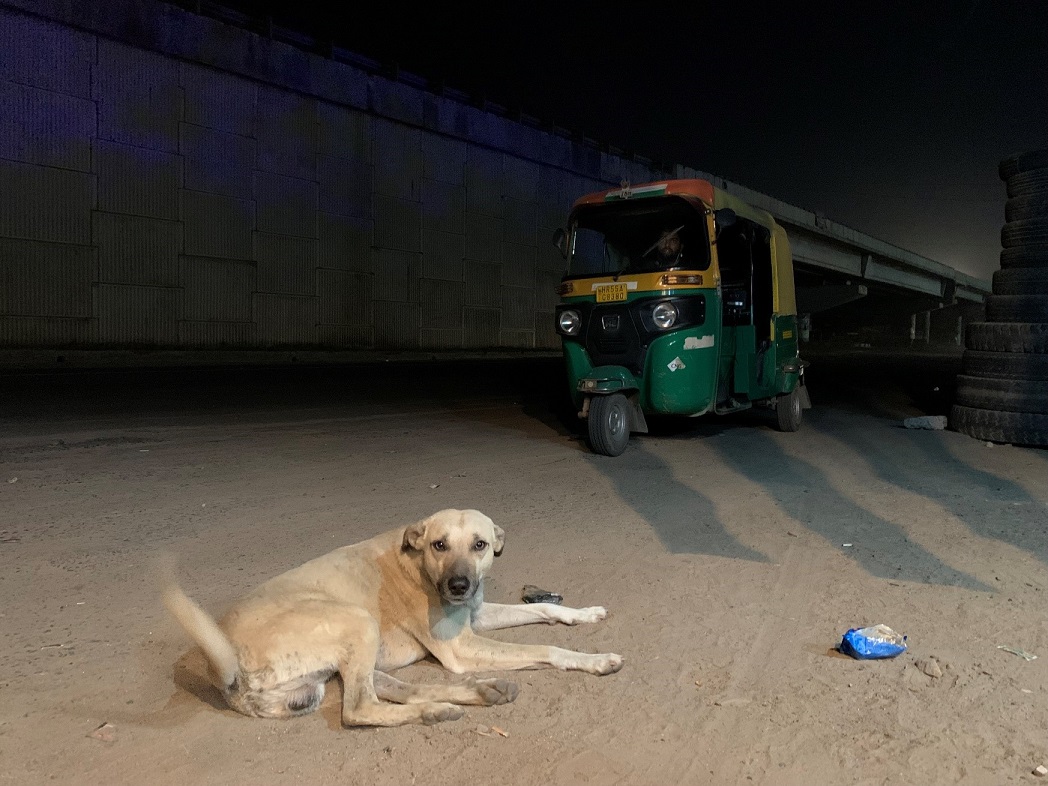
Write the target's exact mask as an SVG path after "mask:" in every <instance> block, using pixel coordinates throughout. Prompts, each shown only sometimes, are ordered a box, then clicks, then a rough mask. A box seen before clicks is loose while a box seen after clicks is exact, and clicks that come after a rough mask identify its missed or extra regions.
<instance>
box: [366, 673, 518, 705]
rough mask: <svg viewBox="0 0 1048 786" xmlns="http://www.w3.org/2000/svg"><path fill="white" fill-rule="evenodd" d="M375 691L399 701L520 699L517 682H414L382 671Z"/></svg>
mask: <svg viewBox="0 0 1048 786" xmlns="http://www.w3.org/2000/svg"><path fill="white" fill-rule="evenodd" d="M374 684H375V693H376V694H377V695H378V697H379V698H380V699H383V700H385V701H394V702H396V703H397V704H419V703H423V702H427V701H446V702H450V703H452V704H479V705H481V706H484V707H490V706H491V705H492V704H508V703H509V702H511V701H513V700H514V699H516V698H517V684H516V683H515V682H510V681H509V680H503V679H484V680H478V679H473V678H471V679H469V680H467V681H466V682H465V683H460V684H457V685H412V684H411V683H408V682H401V681H400V680H398V679H397V678H395V677H391V676H389V675H388V674H385V673H383V672H381V671H376V672H375V673H374Z"/></svg>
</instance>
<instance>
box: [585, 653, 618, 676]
mask: <svg viewBox="0 0 1048 786" xmlns="http://www.w3.org/2000/svg"><path fill="white" fill-rule="evenodd" d="M622 664H623V658H622V656H621V655H616V654H615V653H614V652H608V653H605V654H603V655H594V656H593V660H592V661H590V667H591V668H590V673H591V674H596V675H597V676H598V677H603V676H604V675H605V674H614V673H615V672H616V671H618V670H619V669H621V668H622Z"/></svg>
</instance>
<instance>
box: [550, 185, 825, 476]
mask: <svg viewBox="0 0 1048 786" xmlns="http://www.w3.org/2000/svg"><path fill="white" fill-rule="evenodd" d="M568 221H569V225H568V229H567V230H566V231H565V230H564V229H559V230H557V232H556V233H555V234H554V242H555V243H556V245H557V247H558V248H559V249H560V250H561V253H562V254H563V255H564V257H565V258H566V260H567V273H566V274H565V275H564V277H563V279H562V283H561V285H560V286H559V287H558V293H559V294H560V296H561V303H560V304H559V305H558V306H557V310H556V316H555V318H556V328H557V332H558V333H559V334H560V336H561V338H562V343H563V348H564V356H565V359H566V361H567V371H568V384H569V387H570V391H571V396H572V398H573V400H574V402H575V406H576V408H577V409H578V410H579V417H580V418H584V419H585V420H587V422H588V430H589V441H590V444H591V446H592V448H593V450H594V451H596V452H597V453H601V454H604V455H606V456H617V455H619V454H621V453H622V452H623V451H624V450H625V449H626V445H627V443H628V442H629V438H630V433H631V432H639V433H646V432H647V431H648V426H647V421H646V419H645V415H654V414H659V415H684V416H691V417H694V416H698V415H704V414H706V413H710V412H713V413H716V414H718V415H724V414H728V413H730V412H739V411H740V410H744V409H749V408H751V407H754V406H763V407H769V408H771V409H773V410H774V411H775V413H776V417H777V421H778V426H779V429H781V430H782V431H796V430H797V429H799V428H800V425H801V420H802V414H803V410H805V409H808V408H810V407H811V401H810V399H809V397H808V393H807V389H806V387H805V384H804V368H805V366H806V365H807V364H806V363H805V362H804V361H802V360H801V359H800V356H799V353H798V330H797V307H796V301H795V296H794V285H793V260H792V257H791V256H790V244H789V240H788V239H787V237H786V232H785V230H784V229H783V228H782V227H781V226H779V225H778V224H777V223H776V222H775V220H774V219H773V218H772V217H771V215H770V214H768V213H767V212H765V211H763V210H758V209H756V208H754V207H751V206H750V205H748V204H746V203H745V202H743V201H742V200H740V199H738V198H737V197H734V196H732V195H731V194H728V193H727V192H725V191H723V190H721V189H719V188H716V187H714V186H713V185H712V184H710V183H708V182H706V181H705V180H668V181H664V182H657V183H647V184H644V185H640V186H636V187H630V186H629V185H628V184H625V183H624V184H623V186H622V187H621V188H618V189H613V190H609V191H602V192H599V193H595V194H590V195H588V196H584V197H582V198H581V199H579V200H578V201H577V202H576V203H575V205H574V207H573V208H572V210H571V213H570V216H569V219H568Z"/></svg>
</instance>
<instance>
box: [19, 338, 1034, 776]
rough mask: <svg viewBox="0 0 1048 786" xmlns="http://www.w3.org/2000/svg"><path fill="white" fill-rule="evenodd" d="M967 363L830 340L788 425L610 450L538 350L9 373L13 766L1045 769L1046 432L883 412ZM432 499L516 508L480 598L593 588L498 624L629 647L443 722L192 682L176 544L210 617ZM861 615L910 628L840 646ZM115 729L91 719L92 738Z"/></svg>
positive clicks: (93, 770) (686, 434)
mask: <svg viewBox="0 0 1048 786" xmlns="http://www.w3.org/2000/svg"><path fill="white" fill-rule="evenodd" d="M955 372H956V362H955V359H953V360H946V361H943V362H938V363H934V362H931V361H929V360H925V359H922V360H920V361H918V362H915V363H910V364H904V365H903V366H899V365H898V364H896V365H889V364H885V363H877V362H873V361H871V360H870V359H868V358H859V359H852V360H851V361H849V362H841V361H840V360H836V361H834V360H831V359H824V361H823V362H822V363H821V364H820V363H816V364H815V365H814V366H813V367H812V369H811V381H812V391H813V398H814V400H815V403H816V409H814V410H812V411H811V412H810V413H808V419H807V421H806V424H805V428H804V429H803V430H802V431H801V432H800V433H797V434H780V433H777V432H776V431H775V430H773V429H772V428H771V423H770V421H769V419H768V418H767V417H763V416H757V415H750V416H748V417H747V416H743V417H737V418H732V419H701V420H693V421H688V422H686V423H668V424H661V425H660V426H659V428H658V430H657V433H656V434H654V435H651V436H648V437H641V438H634V440H633V442H631V445H630V447H629V449H628V450H627V452H626V453H625V454H624V455H623V456H621V457H619V458H617V459H607V458H602V457H597V456H594V455H592V454H591V453H590V452H589V451H588V450H587V448H586V445H585V442H584V441H582V440H581V439H580V438H579V435H578V434H577V433H576V432H575V431H573V430H572V427H573V426H574V425H575V424H573V423H572V421H571V417H570V413H565V412H564V407H563V404H564V401H563V395H562V393H561V391H560V380H559V379H558V374H559V365H558V364H557V363H556V362H548V361H531V362H524V363H517V364H512V363H488V364H457V365H449V366H442V367H437V368H434V367H426V366H419V365H414V366H401V365H393V364H390V365H387V366H383V367H380V368H377V369H376V368H372V369H367V368H355V369H324V368H313V369H290V370H283V371H265V370H259V371H250V372H247V371H239V372H235V371H213V372H193V373H189V372H170V371H168V372H157V373H147V372H133V373H122V372H108V373H97V374H88V373H76V374H70V375H40V374H38V375H31V376H17V375H15V376H11V375H7V376H6V377H4V378H3V379H0V384H2V392H3V401H2V402H0V404H2V406H3V409H4V411H5V419H4V421H3V425H2V426H0V428H2V433H0V596H2V598H3V603H2V604H0V630H2V636H0V664H2V666H0V783H8V782H10V783H18V784H29V783H44V782H51V781H56V782H62V783H78V784H81V783H83V784H92V783H107V784H112V783H151V784H167V783H171V784H175V783H178V784H186V783H194V784H196V783H214V784H230V783H238V784H239V783H244V784H248V783H250V784H271V783H297V782H303V783H309V784H328V783H331V784H335V783H338V784H375V786H382V785H385V784H388V785H389V786H394V785H395V786H404V785H405V784H442V783H479V784H485V783H499V784H528V785H529V786H531V785H532V784H575V783H579V784H583V783H585V784H612V783H616V784H667V783H681V784H706V783H709V784H750V783H764V784H813V783H849V784H881V783H885V784H887V783H891V784H896V783H907V784H955V783H962V784H1003V783H1024V782H1033V781H1036V780H1037V778H1035V776H1034V775H1032V774H1031V771H1032V770H1033V769H1034V768H1035V767H1036V766H1037V765H1039V764H1048V736H1046V729H1048V616H1046V609H1048V603H1046V589H1048V572H1046V570H1045V562H1046V561H1048V515H1046V513H1048V510H1046V508H1048V451H1043V450H1036V449H1025V448H1018V447H1010V446H994V447H989V446H987V445H986V444H984V443H982V442H978V441H975V440H972V439H969V438H967V437H964V436H962V435H959V434H956V433H952V432H930V431H909V430H905V429H902V428H900V427H899V419H900V418H902V417H903V416H906V415H912V414H920V413H923V412H932V413H935V412H938V411H944V409H943V408H944V407H945V406H946V405H947V404H948V396H949V387H948V386H949V379H950V375H951V374H952V373H955ZM937 386H938V387H940V389H939V390H938V391H936V390H935V389H934V388H935V387H937ZM445 507H474V508H479V509H480V510H482V511H484V512H486V513H488V514H489V515H490V516H492V517H493V518H494V519H495V521H496V522H498V523H500V524H501V525H502V526H503V527H504V528H505V529H506V531H507V534H508V541H507V546H506V552H505V554H504V555H503V557H502V558H501V559H500V560H499V561H498V562H497V563H496V565H495V572H494V575H493V577H492V578H491V579H490V582H489V586H488V590H487V596H488V598H489V599H490V600H501V601H509V602H515V601H516V599H517V598H518V597H519V593H520V589H521V587H522V585H524V584H525V583H532V584H538V585H540V586H543V587H546V588H548V589H552V590H557V591H560V592H562V593H563V594H564V596H565V603H567V604H569V605H578V606H585V605H591V604H602V605H605V606H606V607H607V608H608V609H609V611H610V614H609V617H608V619H607V620H606V621H604V622H602V623H599V624H596V625H590V626H579V627H575V628H568V627H564V626H556V627H548V626H531V627H527V628H519V629H515V630H511V631H504V632H499V633H495V634H492V635H493V636H495V637H498V638H503V639H506V640H513V641H521V642H546V643H554V644H557V645H560V646H564V647H570V648H576V649H582V650H587V651H593V652H605V651H611V652H617V653H620V654H622V655H624V656H625V658H626V665H625V667H624V668H623V670H622V671H621V672H619V673H618V674H615V675H612V676H608V677H603V678H598V677H592V676H589V675H584V674H579V673H559V672H554V671H533V672H522V673H519V674H517V675H516V677H515V678H516V679H517V680H518V682H519V684H520V687H521V691H520V696H519V698H518V699H517V701H516V702H515V703H514V704H510V705H506V706H501V707H496V708H470V709H469V710H468V712H467V715H466V717H465V718H464V719H462V720H460V721H456V722H452V723H445V724H441V725H438V726H433V727H405V728H399V729H387V730H370V729H368V730H359V729H357V730H343V729H341V728H340V725H339V708H338V703H339V700H340V697H341V691H340V689H339V688H338V687H337V683H336V684H335V685H334V686H333V687H332V689H331V690H329V691H328V697H327V699H326V700H325V702H324V705H323V706H322V707H321V709H320V711H319V712H318V713H317V714H315V715H312V716H309V717H305V718H300V719H296V720H292V721H287V722H279V721H263V720H257V719H251V718H246V717H242V716H239V715H237V714H235V713H233V712H232V711H230V710H228V709H226V708H225V707H223V706H222V704H221V700H220V699H219V698H218V697H217V695H216V694H215V693H214V692H213V691H212V690H211V689H210V688H208V687H207V686H206V684H205V683H204V682H203V680H202V678H201V674H202V666H201V662H200V659H199V657H198V656H197V655H196V653H194V652H193V651H192V650H191V649H190V646H189V644H188V643H187V641H186V639H185V638H184V636H183V635H182V633H181V632H180V631H179V630H178V629H177V628H176V626H175V625H174V624H173V623H172V622H171V621H170V620H169V619H167V617H166V615H165V613H164V611H163V609H162V607H161V606H160V604H159V602H158V599H157V597H156V594H155V591H154V588H153V573H154V569H153V566H154V556H155V554H156V553H157V552H158V551H159V550H162V549H168V550H172V551H174V552H176V553H177V554H179V555H180V559H181V568H180V570H181V575H182V578H183V583H184V585H185V587H186V588H187V589H188V590H189V591H190V592H191V593H192V594H193V595H194V596H195V597H196V598H197V599H198V600H199V601H200V602H201V603H203V604H204V605H205V606H206V607H207V608H209V609H211V610H213V611H215V612H221V611H222V610H223V608H224V607H225V606H226V605H227V604H229V603H230V602H231V600H232V599H233V598H235V597H236V596H237V595H238V594H240V593H242V592H243V591H245V590H247V589H248V588H250V587H252V586H253V585H255V584H256V583H258V582H260V581H262V580H263V579H265V578H267V577H269V576H271V575H274V574H276V573H279V572H281V571H283V570H285V569H287V568H289V567H292V566H294V565H296V564H299V563H301V562H303V561H305V560H307V559H309V558H311V557H313V556H316V555H318V554H321V553H323V552H325V551H327V550H329V549H331V548H334V547H336V546H339V545H344V544H347V543H352V542H355V541H357V540H361V539H363V538H367V537H369V536H371V535H373V534H375V533H377V532H380V531H383V530H386V529H390V528H393V527H397V526H401V525H403V524H406V523H410V522H412V521H415V520H417V519H419V518H422V517H424V516H426V515H428V514H429V513H431V512H433V511H435V510H438V509H441V508H445ZM873 623H885V624H887V625H890V626H891V627H893V628H894V629H896V630H897V631H900V632H902V633H905V634H906V635H907V636H908V637H909V639H908V641H909V651H908V652H906V653H905V654H903V655H902V656H900V657H898V658H896V659H894V660H889V661H877V662H870V661H855V660H851V659H849V658H845V657H843V656H841V655H839V654H837V653H836V652H835V651H834V646H835V645H836V644H837V643H838V642H839V640H840V637H841V634H842V633H843V632H844V631H845V630H847V629H848V628H849V627H854V626H860V625H864V624H873ZM1002 645H1003V646H1008V647H1012V648H1017V649H1021V650H1025V651H1027V652H1029V653H1035V654H1039V655H1040V656H1041V657H1040V658H1038V659H1037V660H1033V661H1027V660H1025V659H1023V658H1022V657H1020V656H1017V655H1014V654H1011V653H1009V652H1007V651H1005V650H1002V649H999V647H1000V646H1002ZM933 661H934V664H933V663H932V662H933ZM936 668H937V669H938V671H939V672H941V676H937V677H936V676H928V675H927V674H926V673H925V670H926V671H929V672H932V673H933V674H934V673H935V672H936ZM399 676H400V677H401V678H403V679H408V680H413V681H442V680H446V679H453V678H452V677H450V676H449V675H446V674H445V673H444V672H443V671H442V670H441V669H440V667H439V666H438V665H436V664H434V663H422V664H418V665H415V666H412V667H409V668H408V669H404V670H402V671H401V672H399ZM103 723H109V724H111V725H112V727H113V734H114V737H115V738H114V739H112V740H111V741H105V740H100V739H96V738H94V737H91V736H89V734H90V733H91V732H92V730H94V729H96V727H98V726H99V725H100V724H103ZM494 727H498V728H499V729H501V730H503V731H504V732H505V736H502V735H500V734H498V733H496V732H492V731H491V729H492V728H494Z"/></svg>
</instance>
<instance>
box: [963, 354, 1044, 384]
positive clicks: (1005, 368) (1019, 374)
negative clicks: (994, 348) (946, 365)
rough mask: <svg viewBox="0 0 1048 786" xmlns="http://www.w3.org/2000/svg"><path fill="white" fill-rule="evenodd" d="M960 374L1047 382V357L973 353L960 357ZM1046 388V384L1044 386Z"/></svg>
mask: <svg viewBox="0 0 1048 786" xmlns="http://www.w3.org/2000/svg"><path fill="white" fill-rule="evenodd" d="M961 368H962V369H963V371H962V372H961V373H963V374H967V375H969V376H972V377H991V378H994V377H995V378H999V379H1039V380H1044V381H1046V382H1048V355H1044V354H1040V355H1038V354H1034V353H1026V352H974V351H972V350H970V349H969V350H966V351H965V353H964V355H963V356H962V357H961ZM1045 387H1046V388H1048V384H1046V385H1045Z"/></svg>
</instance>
